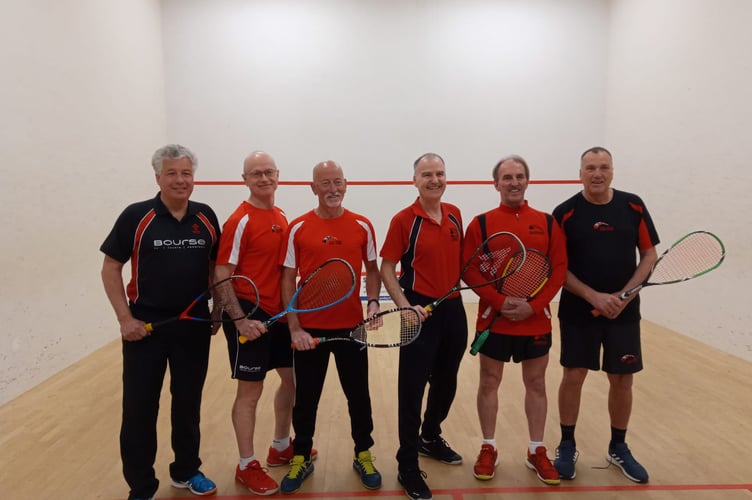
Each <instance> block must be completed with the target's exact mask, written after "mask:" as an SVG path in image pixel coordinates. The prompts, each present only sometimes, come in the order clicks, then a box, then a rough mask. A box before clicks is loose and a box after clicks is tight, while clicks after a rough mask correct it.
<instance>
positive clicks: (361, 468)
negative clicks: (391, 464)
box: [353, 450, 381, 490]
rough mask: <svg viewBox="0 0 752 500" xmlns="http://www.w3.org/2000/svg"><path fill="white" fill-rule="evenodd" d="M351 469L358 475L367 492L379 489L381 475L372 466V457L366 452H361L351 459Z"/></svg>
mask: <svg viewBox="0 0 752 500" xmlns="http://www.w3.org/2000/svg"><path fill="white" fill-rule="evenodd" d="M353 469H355V471H356V472H357V473H358V474H360V482H361V483H363V486H365V487H366V488H368V489H369V490H377V489H379V488H381V474H380V473H379V471H377V470H376V467H374V466H373V457H372V456H371V452H370V451H368V450H365V451H361V452H360V453H358V456H357V457H355V458H354V459H353Z"/></svg>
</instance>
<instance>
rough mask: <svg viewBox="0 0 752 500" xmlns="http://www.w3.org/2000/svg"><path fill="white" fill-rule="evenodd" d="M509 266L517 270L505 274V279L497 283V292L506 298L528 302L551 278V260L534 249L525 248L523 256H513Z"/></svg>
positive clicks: (519, 254)
mask: <svg viewBox="0 0 752 500" xmlns="http://www.w3.org/2000/svg"><path fill="white" fill-rule="evenodd" d="M509 266H511V267H516V268H517V270H516V271H514V272H513V273H511V274H507V276H506V278H504V280H503V281H501V282H499V285H500V286H499V291H500V292H501V293H503V294H504V295H506V296H508V297H523V298H526V299H528V300H530V299H532V298H533V297H535V295H536V294H537V293H538V292H539V291H540V290H541V288H543V286H544V285H545V284H546V282H547V281H548V278H550V277H551V271H552V266H551V260H550V259H549V258H548V256H547V255H546V254H544V253H543V252H541V251H540V250H536V249H535V248H527V249H526V251H525V254H524V256H523V255H522V254H521V253H519V252H518V253H516V254H515V255H513V256H512V258H511V260H510V261H509Z"/></svg>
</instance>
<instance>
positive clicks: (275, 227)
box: [272, 224, 282, 233]
mask: <svg viewBox="0 0 752 500" xmlns="http://www.w3.org/2000/svg"><path fill="white" fill-rule="evenodd" d="M281 232H282V226H280V225H279V224H272V233H281Z"/></svg>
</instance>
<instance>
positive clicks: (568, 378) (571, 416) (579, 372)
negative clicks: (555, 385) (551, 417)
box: [559, 367, 588, 425]
mask: <svg viewBox="0 0 752 500" xmlns="http://www.w3.org/2000/svg"><path fill="white" fill-rule="evenodd" d="M587 374H588V369H587V368H567V367H564V369H563V374H562V377H561V384H560V385H559V420H560V421H561V424H562V425H575V424H577V417H579V415H580V401H581V399H582V386H583V384H584V383H585V378H586V377H587Z"/></svg>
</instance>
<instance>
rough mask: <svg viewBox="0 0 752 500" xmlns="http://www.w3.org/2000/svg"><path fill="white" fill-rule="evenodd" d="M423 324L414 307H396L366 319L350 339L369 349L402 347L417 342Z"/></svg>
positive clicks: (351, 334)
mask: <svg viewBox="0 0 752 500" xmlns="http://www.w3.org/2000/svg"><path fill="white" fill-rule="evenodd" d="M422 327H423V322H422V321H421V319H420V314H418V312H417V311H416V310H415V309H414V308H412V307H395V308H394V309H389V310H387V311H381V312H379V313H376V314H374V315H373V316H370V317H368V318H366V319H365V320H364V321H363V322H362V323H361V324H359V325H358V326H357V327H355V328H354V329H353V330H352V331H351V332H350V339H351V340H354V341H355V342H358V343H360V344H363V345H366V346H368V347H402V346H405V345H408V344H410V343H412V342H413V341H415V339H416V338H418V335H420V330H421V328H422Z"/></svg>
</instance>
